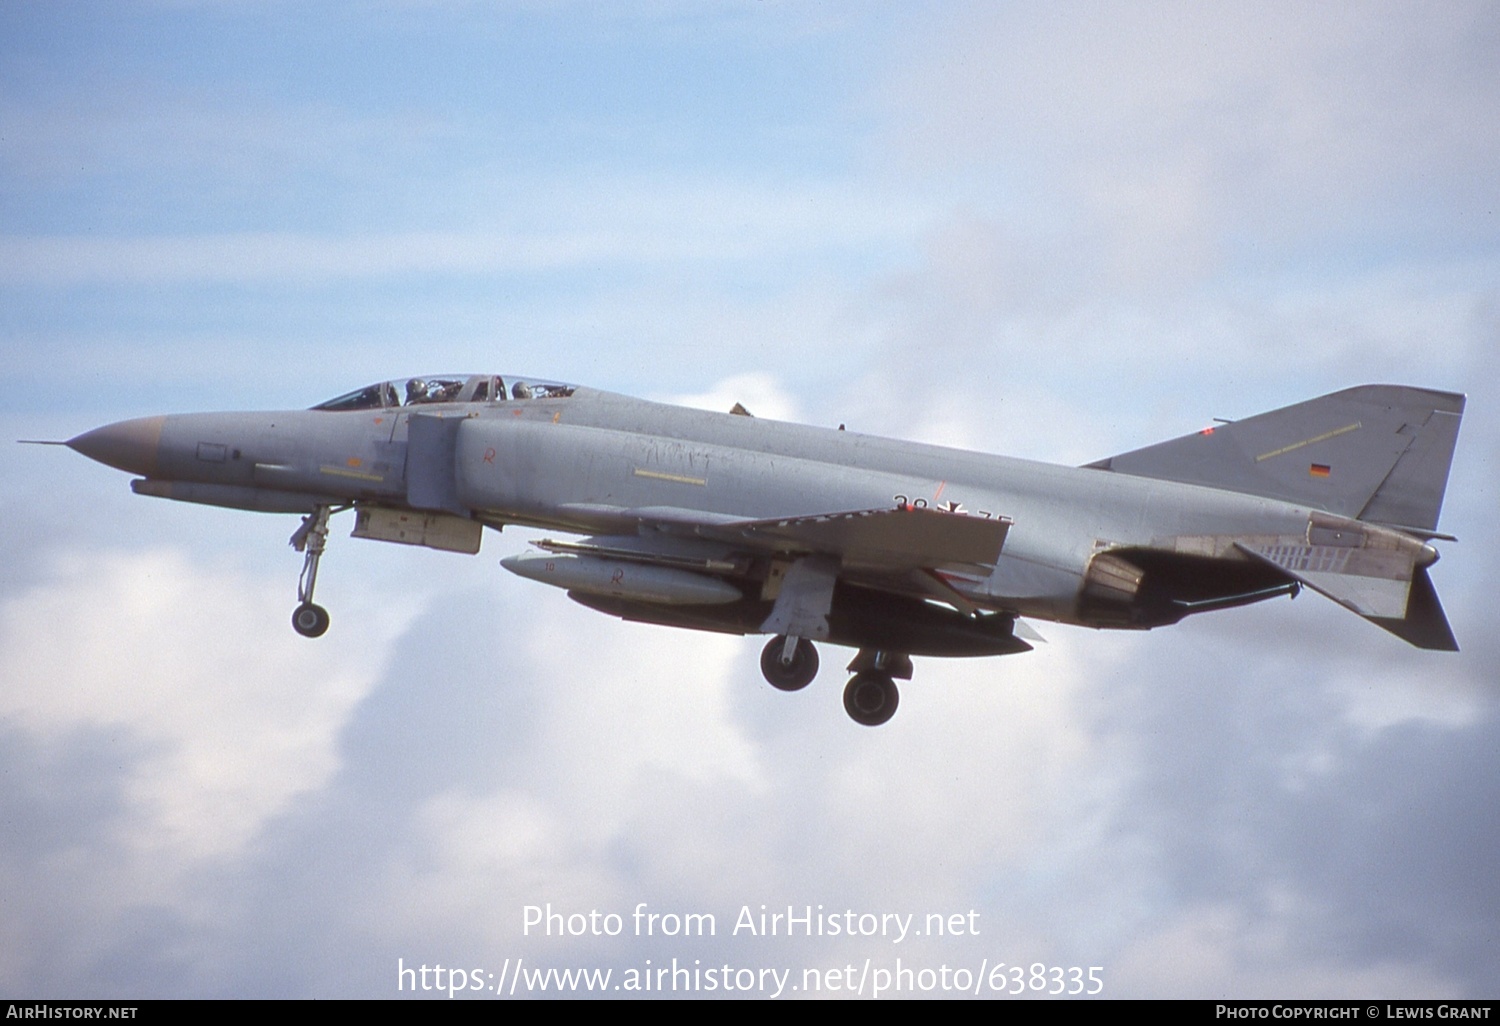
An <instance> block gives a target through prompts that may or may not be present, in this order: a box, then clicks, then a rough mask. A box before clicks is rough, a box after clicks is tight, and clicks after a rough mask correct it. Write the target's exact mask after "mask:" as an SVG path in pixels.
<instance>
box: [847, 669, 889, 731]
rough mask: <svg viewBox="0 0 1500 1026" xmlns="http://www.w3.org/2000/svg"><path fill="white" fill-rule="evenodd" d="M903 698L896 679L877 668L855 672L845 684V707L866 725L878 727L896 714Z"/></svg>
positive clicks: (855, 719)
mask: <svg viewBox="0 0 1500 1026" xmlns="http://www.w3.org/2000/svg"><path fill="white" fill-rule="evenodd" d="M900 702H901V693H900V692H899V691H897V690H896V682H895V681H893V680H891V678H890V677H889V676H888V675H886V674H884V673H881V672H880V671H878V670H866V671H864V672H863V673H856V674H855V675H854V676H853V677H851V678H849V683H848V684H846V685H845V686H844V711H845V712H846V713H848V714H849V717H850V718H851V719H852V720H854V722H855V723H862V724H864V725H865V726H866V727H878V726H880V725H881V724H882V723H884V722H886V721H887V720H889V719H890V718H891V717H892V716H894V715H896V706H897V705H899V704H900Z"/></svg>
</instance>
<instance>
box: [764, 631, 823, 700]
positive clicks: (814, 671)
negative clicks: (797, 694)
mask: <svg viewBox="0 0 1500 1026" xmlns="http://www.w3.org/2000/svg"><path fill="white" fill-rule="evenodd" d="M760 672H761V674H762V675H763V676H764V677H765V678H766V683H768V684H770V685H771V687H773V688H776V689H777V690H778V691H801V690H802V689H803V688H805V687H807V686H808V685H809V684H811V683H812V679H813V678H814V677H816V676H817V675H818V650H817V649H816V648H814V647H813V643H812V642H811V641H808V640H807V639H806V638H789V637H787V636H786V635H784V634H778V635H776V637H774V638H772V639H771V640H770V641H768V642H766V647H765V648H764V649H763V650H762V651H761V653H760Z"/></svg>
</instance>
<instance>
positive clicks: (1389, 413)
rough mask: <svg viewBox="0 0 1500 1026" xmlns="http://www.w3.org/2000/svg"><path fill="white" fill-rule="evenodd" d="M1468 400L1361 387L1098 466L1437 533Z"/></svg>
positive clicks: (1426, 392) (1402, 388)
mask: <svg viewBox="0 0 1500 1026" xmlns="http://www.w3.org/2000/svg"><path fill="white" fill-rule="evenodd" d="M1463 411H1464V397H1463V396H1462V395H1459V394H1457V393H1454V392H1438V391H1433V390H1431V389H1426V388H1413V387H1410V386H1405V385H1361V386H1359V387H1357V388H1346V389H1344V390H1343V391H1341V392H1334V393H1332V394H1330V395H1325V396H1322V397H1321V398H1318V399H1309V400H1308V401H1306V402H1302V403H1297V404H1296V405H1294V406H1286V407H1283V408H1282V409H1279V410H1272V411H1271V412H1269V413H1262V414H1259V415H1257V416H1254V417H1249V418H1247V419H1245V420H1237V421H1233V422H1231V423H1228V424H1222V425H1218V426H1215V427H1211V428H1205V429H1204V430H1203V431H1200V432H1198V433H1197V434H1192V435H1185V436H1183V437H1182V438H1175V439H1173V440H1171V441H1169V442H1161V443H1159V444H1157V445H1150V446H1147V447H1146V448H1144V449H1136V450H1133V451H1131V452H1127V453H1121V454H1120V455H1118V456H1111V457H1109V458H1108V459H1104V460H1100V461H1098V462H1097V463H1090V464H1088V466H1090V467H1093V468H1096V469H1099V470H1111V471H1115V472H1116V473H1121V474H1131V475H1133V476H1137V477H1152V478H1158V479H1161V480H1165V481H1178V482H1182V483H1184V484H1198V485H1206V486H1208V487H1211V488H1224V489H1227V490H1229V491H1236V492H1247V493H1249V494H1251V495H1261V496H1265V497H1266V498H1271V499H1281V500H1283V501H1285V502H1294V503H1297V504H1298V505H1303V506H1311V507H1313V508H1315V509H1322V510H1326V511H1327V512H1329V513H1336V514H1339V515H1340V516H1346V517H1353V518H1356V519H1359V520H1364V521H1367V522H1369V523H1375V524H1384V525H1387V526H1390V527H1396V528H1404V529H1406V530H1409V531H1411V532H1412V533H1415V534H1424V535H1432V534H1434V533H1435V532H1436V528H1437V522H1438V513H1439V512H1440V511H1441V509H1442V505H1443V492H1444V490H1445V489H1446V488H1447V485H1448V468H1449V465H1450V464H1451V463H1452V460H1453V448H1454V445H1455V443H1456V442H1457V440H1458V427H1459V422H1460V421H1461V420H1462V418H1463Z"/></svg>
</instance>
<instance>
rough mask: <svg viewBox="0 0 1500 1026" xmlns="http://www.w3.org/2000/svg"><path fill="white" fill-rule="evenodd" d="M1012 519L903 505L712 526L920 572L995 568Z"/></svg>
mask: <svg viewBox="0 0 1500 1026" xmlns="http://www.w3.org/2000/svg"><path fill="white" fill-rule="evenodd" d="M1010 525H1011V521H1010V520H1008V519H1006V518H1004V517H999V518H985V517H976V516H969V515H967V514H964V513H947V512H943V511H941V510H934V509H917V508H911V507H901V508H898V509H867V510H855V511H852V512H848V513H825V514H820V515H817V516H804V517H788V518H786V519H781V520H752V521H747V522H744V523H741V524H734V525H728V524H726V525H721V526H718V527H715V528H714V529H713V533H714V534H715V535H717V536H718V537H721V538H725V539H726V540H727V539H728V538H729V536H731V535H733V536H736V537H738V538H742V539H744V540H746V541H748V542H750V543H751V544H752V545H754V546H755V547H757V548H765V549H771V550H773V551H775V552H778V553H785V554H788V555H792V554H803V555H826V556H836V557H838V558H839V560H840V561H841V562H842V563H843V565H844V566H846V567H860V568H867V569H878V570H918V569H932V568H936V567H946V566H955V565H965V566H973V567H983V568H988V569H994V566H995V563H996V561H997V560H998V559H999V558H1000V550H1001V548H1002V547H1003V546H1004V545H1005V536H1006V534H1007V532H1008V531H1009V530H1010Z"/></svg>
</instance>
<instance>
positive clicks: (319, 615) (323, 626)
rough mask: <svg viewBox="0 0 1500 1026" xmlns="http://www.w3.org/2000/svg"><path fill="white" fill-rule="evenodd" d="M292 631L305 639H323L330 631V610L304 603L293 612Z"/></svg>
mask: <svg viewBox="0 0 1500 1026" xmlns="http://www.w3.org/2000/svg"><path fill="white" fill-rule="evenodd" d="M292 630H294V631H296V632H297V633H298V634H300V635H302V636H303V637H304V638H321V637H322V636H323V633H324V632H325V631H327V630H328V610H326V609H324V608H323V607H322V606H318V605H314V604H313V603H311V602H304V603H302V605H300V606H298V607H297V608H296V609H294V610H292Z"/></svg>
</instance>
